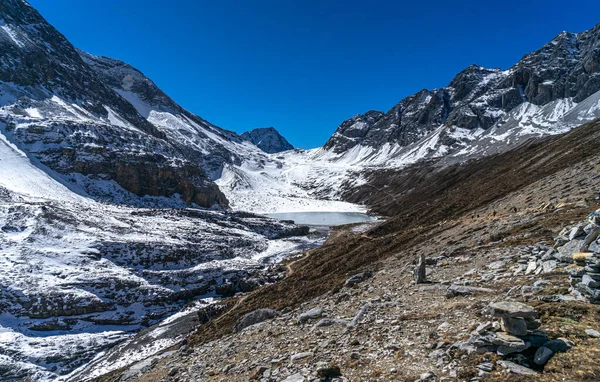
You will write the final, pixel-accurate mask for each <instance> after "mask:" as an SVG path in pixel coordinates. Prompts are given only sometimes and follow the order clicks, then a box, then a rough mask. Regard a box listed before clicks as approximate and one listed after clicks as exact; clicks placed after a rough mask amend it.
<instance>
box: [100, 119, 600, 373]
mask: <svg viewBox="0 0 600 382" xmlns="http://www.w3.org/2000/svg"><path fill="white" fill-rule="evenodd" d="M599 131H600V130H598V123H592V124H588V125H585V126H582V127H580V128H578V129H575V130H574V131H573V132H571V133H569V134H566V135H562V136H555V137H550V138H547V139H545V140H543V141H541V142H536V143H533V144H530V145H524V146H521V147H519V148H518V149H516V150H514V151H511V152H508V153H506V154H505V155H499V156H495V157H490V158H487V159H483V160H480V161H474V162H471V163H469V164H464V165H460V166H457V165H455V166H454V168H453V169H448V168H446V169H439V168H438V169H437V170H436V171H438V172H437V173H436V174H434V175H432V176H434V177H435V178H430V177H429V176H426V175H425V174H431V173H432V170H431V169H427V168H425V169H423V168H421V169H419V167H420V166H415V168H414V169H413V171H414V172H415V173H418V171H419V170H421V171H423V172H424V173H425V174H421V176H422V178H421V179H420V180H419V179H418V178H416V177H415V174H414V173H413V174H412V177H411V179H412V180H413V182H414V183H412V185H411V189H410V190H402V189H401V188H396V186H395V182H396V181H398V182H399V183H400V184H405V181H406V178H403V177H406V176H407V174H406V171H398V172H397V174H396V176H397V177H398V180H396V179H394V178H393V177H392V178H390V176H389V175H390V174H389V173H385V172H384V174H383V176H382V179H387V180H388V181H389V185H390V187H389V188H388V189H386V190H383V189H382V188H379V189H380V190H382V192H380V194H381V195H380V196H381V199H379V198H378V197H376V196H377V195H376V194H377V192H374V191H373V190H372V191H371V193H372V194H374V195H373V197H372V199H371V201H372V203H373V205H374V208H376V209H377V210H383V209H387V210H390V211H394V210H395V209H396V208H397V209H398V210H401V211H404V214H399V215H394V217H392V218H390V219H389V220H387V221H386V222H382V223H375V224H374V223H368V224H360V225H354V226H346V227H340V228H338V229H336V230H335V231H334V232H333V233H332V234H331V235H330V237H329V238H328V240H327V242H326V243H325V244H324V245H323V246H322V247H320V248H318V249H314V250H311V251H309V252H307V253H305V254H304V255H303V256H301V257H299V258H296V259H290V260H289V261H288V262H287V263H286V269H287V276H286V278H284V279H283V280H281V281H279V282H277V283H275V284H272V285H268V286H265V287H263V288H260V289H258V290H256V291H253V292H251V293H248V294H241V295H239V296H237V297H236V299H234V300H233V301H235V302H234V303H232V304H233V306H232V307H231V308H229V309H227V310H226V311H225V312H224V313H222V314H220V315H217V316H216V317H215V318H213V319H212V321H209V322H207V323H204V324H202V325H200V326H199V329H198V330H197V332H196V333H195V334H193V335H191V336H190V337H189V338H188V339H187V340H186V341H182V342H181V343H180V344H179V345H178V346H174V347H172V348H171V349H170V350H169V351H168V352H165V353H162V354H160V355H158V356H156V357H153V358H150V359H147V360H146V361H145V362H144V363H143V364H136V365H134V366H132V367H128V368H124V369H122V370H120V371H118V372H114V373H111V374H107V375H105V376H103V377H101V378H99V379H98V380H101V381H116V380H128V381H193V380H215V381H221V380H232V381H236V380H240V381H246V380H262V381H284V380H285V381H307V380H310V381H312V380H332V381H335V380H339V381H344V380H372V381H376V380H377V381H379V380H400V381H404V380H406V381H415V380H423V381H425V380H431V381H434V380H481V381H494V380H506V379H507V378H509V380H557V381H558V380H569V381H593V380H597V379H598V377H599V374H598V373H599V371H600V364H599V363H598V356H599V355H600V354H599V351H600V347H599V344H600V343H599V342H598V341H600V339H599V338H598V330H599V327H598V322H599V321H598V319H599V318H600V317H599V316H598V315H599V312H600V310H599V308H598V305H596V304H594V302H595V297H594V296H595V293H596V292H594V291H595V290H597V289H595V288H596V287H597V286H596V284H593V281H594V279H593V278H591V276H590V274H591V275H592V276H594V277H595V276H596V274H597V272H595V270H596V268H595V267H597V265H596V264H597V260H596V259H597V255H591V254H590V255H587V256H585V258H581V257H580V255H578V254H575V252H577V251H578V250H579V245H580V244H581V241H582V235H584V234H585V233H582V231H581V227H582V224H585V222H584V220H585V218H586V216H587V214H588V212H589V211H593V210H596V209H597V208H598V207H600V205H598V202H597V201H596V200H594V197H595V196H596V193H595V190H596V188H597V184H598V182H599V181H600V177H599V175H598V172H597V171H596V170H597V169H598V168H599V166H600V162H599V158H598V155H597V152H598V151H597V150H598V149H599V147H598V142H599V141H598V134H599ZM574 147H577V148H579V150H574ZM508 158H510V160H509V159H508ZM480 171H485V173H486V174H487V175H482V173H481V172H480ZM388 172H389V170H388ZM371 176H372V178H371V182H375V181H377V179H378V174H377V173H374V174H372V175H371ZM400 179H402V180H404V181H401V180H400ZM432 179H437V181H432ZM491 179H493V181H491ZM374 184H375V183H374ZM424 190H428V193H424ZM488 190H489V191H488ZM384 202H386V203H384ZM590 249H591V251H592V252H598V251H599V250H600V246H598V245H597V244H595V245H594V246H592V247H591V248H590ZM421 256H424V257H425V259H426V260H425V264H426V270H427V276H426V280H427V282H426V283H423V284H415V282H414V278H413V271H414V268H415V265H416V263H417V259H418V258H419V257H421ZM586 274H587V275H588V277H586V278H585V280H584V276H585V275H586ZM584 286H585V288H584Z"/></svg>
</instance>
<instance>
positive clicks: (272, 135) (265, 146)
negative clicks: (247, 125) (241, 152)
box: [241, 127, 294, 154]
mask: <svg viewBox="0 0 600 382" xmlns="http://www.w3.org/2000/svg"><path fill="white" fill-rule="evenodd" d="M241 137H242V138H243V139H245V140H247V141H249V142H252V143H253V144H255V145H256V146H258V148H260V149H261V150H262V151H264V152H266V153H269V154H273V153H278V152H281V151H287V150H293V149H294V146H292V145H291V144H290V143H289V142H288V141H287V140H286V139H285V138H284V137H283V136H282V135H281V134H279V132H278V131H277V130H275V128H274V127H262V128H258V129H253V130H251V131H247V132H245V133H243V134H242V135H241Z"/></svg>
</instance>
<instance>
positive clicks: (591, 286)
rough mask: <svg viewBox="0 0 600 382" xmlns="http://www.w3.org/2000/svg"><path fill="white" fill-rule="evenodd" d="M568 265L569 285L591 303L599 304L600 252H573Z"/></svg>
mask: <svg viewBox="0 0 600 382" xmlns="http://www.w3.org/2000/svg"><path fill="white" fill-rule="evenodd" d="M573 261H574V263H575V265H574V266H572V267H570V272H569V273H570V277H571V285H573V287H574V288H575V290H576V291H578V292H580V293H581V294H583V295H584V296H585V297H586V298H587V299H588V300H589V301H590V302H591V303H593V304H600V254H598V253H590V252H587V253H575V254H574V255H573Z"/></svg>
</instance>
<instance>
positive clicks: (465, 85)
mask: <svg viewBox="0 0 600 382" xmlns="http://www.w3.org/2000/svg"><path fill="white" fill-rule="evenodd" d="M599 90H600V24H599V25H596V26H595V27H594V28H593V29H591V30H588V31H585V32H582V33H579V34H574V33H568V32H563V33H560V34H559V35H558V36H556V37H555V38H554V39H553V40H552V41H550V42H549V43H548V44H546V45H544V46H543V47H542V48H541V49H539V50H537V51H535V52H532V53H530V54H527V55H525V56H524V57H523V58H522V59H521V60H520V61H519V62H518V63H517V64H515V65H514V66H513V67H512V68H510V69H509V70H506V71H502V70H500V69H486V68H482V67H479V66H477V65H471V66H469V67H468V68H466V69H465V70H463V71H462V72H460V73H459V74H458V75H456V77H455V78H454V79H453V80H452V81H451V82H450V83H449V84H448V86H446V87H444V88H441V89H435V90H426V89H424V90H422V91H421V92H419V93H417V94H414V95H411V96H409V97H407V98H405V99H403V100H402V101H400V102H399V103H398V104H397V105H395V106H394V107H393V108H392V109H391V110H389V111H388V112H387V113H381V112H375V111H370V112H368V113H366V114H364V115H359V116H356V117H354V118H352V119H350V120H348V121H345V122H344V123H342V124H341V125H340V127H339V128H338V130H337V131H336V132H335V133H334V135H333V136H332V137H331V138H330V139H329V141H328V142H327V143H326V144H325V146H324V148H325V149H326V150H328V151H331V152H333V153H335V154H337V155H338V156H340V157H343V156H345V155H347V153H348V152H350V151H351V150H352V149H353V148H355V147H357V146H358V147H361V148H362V150H364V151H368V152H369V153H375V152H379V151H382V150H384V151H387V152H388V155H387V159H392V160H393V161H395V162H396V163H398V164H400V163H407V162H408V163H410V162H414V161H416V160H419V159H424V158H434V157H442V156H444V157H447V156H453V155H455V156H458V157H460V156H462V155H464V154H465V152H469V153H473V152H478V154H479V155H480V156H481V155H482V154H484V153H483V151H485V150H486V149H487V150H488V151H489V152H499V151H502V150H506V149H507V148H508V147H514V145H515V144H518V143H520V142H523V141H524V140H526V139H528V138H529V137H531V136H534V135H535V136H542V135H548V134H554V133H560V132H563V131H567V130H568V129H570V128H573V127H575V126H577V125H579V124H581V123H584V122H587V121H590V120H593V119H594V118H596V117H597V116H598V115H597V113H594V112H590V113H589V114H581V115H580V118H579V119H578V120H577V121H569V120H568V119H566V120H562V119H561V117H562V116H563V115H565V114H567V113H568V112H569V110H570V109H571V108H573V107H575V106H576V105H577V104H578V103H581V102H583V101H584V100H586V99H589V97H591V96H594V94H595V93H597V92H598V91H599ZM596 97H598V96H597V95H596ZM595 99H597V98H595ZM588 102H589V101H588ZM524 105H530V106H524ZM518 108H521V109H518ZM524 108H526V109H528V110H523V109H524ZM542 109H543V110H542ZM519 110H521V111H519ZM519 114H521V115H519ZM524 116H527V117H529V118H528V119H527V120H520V121H516V119H519V118H520V119H522V118H523V117H524ZM515 117H516V118H515ZM533 120H536V121H537V122H535V125H536V126H534V127H535V128H534V129H530V128H529V127H530V126H531V122H532V121H533ZM571 122H575V123H571ZM508 131H510V132H509V135H510V137H508V136H507V135H506V133H507V132H508ZM482 138H483V139H484V140H486V142H484V143H480V142H479V141H480V139H482ZM493 141H500V142H498V145H499V146H501V145H503V144H505V143H507V141H510V142H509V143H510V145H505V146H506V147H505V148H501V147H498V148H495V147H492V146H494V145H490V143H493ZM484 146H488V147H484ZM369 155H370V154H369ZM369 155H367V156H366V158H365V163H367V164H368V163H369V162H371V163H374V164H377V163H381V161H373V160H371V161H369V159H370V158H369V157H368V156H369Z"/></svg>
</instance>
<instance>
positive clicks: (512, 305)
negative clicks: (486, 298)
mask: <svg viewBox="0 0 600 382" xmlns="http://www.w3.org/2000/svg"><path fill="white" fill-rule="evenodd" d="M490 308H491V309H492V314H493V315H494V316H497V317H523V318H525V317H537V315H538V313H537V311H536V310H535V308H534V307H532V306H529V305H525V304H523V303H521V302H516V301H502V302H493V303H491V304H490Z"/></svg>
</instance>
